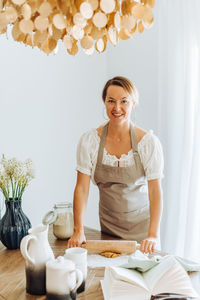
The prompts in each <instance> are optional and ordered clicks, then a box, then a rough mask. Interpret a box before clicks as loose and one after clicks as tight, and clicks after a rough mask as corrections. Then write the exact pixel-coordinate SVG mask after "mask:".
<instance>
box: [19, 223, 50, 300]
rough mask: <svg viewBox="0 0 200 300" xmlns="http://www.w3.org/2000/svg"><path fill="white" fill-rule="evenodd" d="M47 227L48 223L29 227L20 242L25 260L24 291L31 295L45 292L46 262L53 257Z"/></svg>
mask: <svg viewBox="0 0 200 300" xmlns="http://www.w3.org/2000/svg"><path fill="white" fill-rule="evenodd" d="M48 228H49V226H48V225H43V224H40V225H38V226H36V227H35V228H31V229H29V230H28V235H27V236H25V237H24V238H23V239H22V241H21V244H20V250H21V253H22V255H23V257H24V258H25V262H26V263H25V269H26V291H27V293H29V294H32V295H44V294H45V293H46V262H47V261H48V260H49V259H52V258H54V254H53V251H52V249H51V247H50V245H49V242H48Z"/></svg>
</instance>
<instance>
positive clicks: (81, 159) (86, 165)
mask: <svg viewBox="0 0 200 300" xmlns="http://www.w3.org/2000/svg"><path fill="white" fill-rule="evenodd" d="M99 143H100V137H99V136H98V132H97V130H96V129H95V128H93V129H91V130H90V131H88V132H86V133H84V134H83V135H82V136H81V138H80V140H79V143H78V147H77V167H76V170H77V171H80V172H81V173H84V174H87V175H90V176H91V178H92V181H93V183H94V184H95V181H94V172H95V167H96V162H97V155H98V149H99ZM138 153H139V156H140V159H141V162H142V164H143V167H144V171H145V175H146V178H147V180H152V179H157V178H162V177H163V168H164V159H163V151H162V146H161V143H160V141H159V139H158V138H157V137H156V136H155V135H154V134H153V131H152V130H149V131H148V132H147V133H146V134H145V135H144V136H143V138H142V139H141V140H140V142H139V143H138ZM102 163H103V164H105V165H110V166H118V165H119V166H120V167H126V166H131V165H133V164H134V159H133V149H131V150H130V151H129V152H128V154H122V155H121V157H120V158H117V157H116V156H115V155H111V154H109V153H107V151H106V149H105V148H104V153H103V160H102Z"/></svg>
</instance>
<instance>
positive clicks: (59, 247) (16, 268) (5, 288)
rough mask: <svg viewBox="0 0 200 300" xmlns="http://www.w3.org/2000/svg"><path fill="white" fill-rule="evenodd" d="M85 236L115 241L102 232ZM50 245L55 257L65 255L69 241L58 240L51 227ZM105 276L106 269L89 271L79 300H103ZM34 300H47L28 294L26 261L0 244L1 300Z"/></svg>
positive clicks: (87, 233) (89, 231)
mask: <svg viewBox="0 0 200 300" xmlns="http://www.w3.org/2000/svg"><path fill="white" fill-rule="evenodd" d="M85 235H86V238H87V239H90V240H102V239H104V240H105V239H115V238H113V237H111V236H108V235H105V234H102V233H101V232H99V231H97V230H94V229H90V228H85ZM49 243H50V246H51V248H52V250H53V252H54V255H55V257H57V256H59V255H64V253H65V249H66V248H67V241H66V240H65V241H64V240H58V239H56V238H55V237H54V235H53V233H52V228H51V226H50V230H49ZM103 276H104V268H96V269H90V268H89V269H88V276H87V281H86V290H85V292H83V293H81V294H79V295H78V297H77V299H78V300H94V299H95V300H103V294H102V291H101V287H100V279H102V278H103ZM1 299H6V300H25V299H28V300H33V299H39V300H43V299H46V297H45V296H32V295H29V294H27V293H26V279H25V261H24V258H23V257H22V255H21V252H20V250H8V249H7V248H6V247H4V245H3V244H2V243H1V242H0V300H1Z"/></svg>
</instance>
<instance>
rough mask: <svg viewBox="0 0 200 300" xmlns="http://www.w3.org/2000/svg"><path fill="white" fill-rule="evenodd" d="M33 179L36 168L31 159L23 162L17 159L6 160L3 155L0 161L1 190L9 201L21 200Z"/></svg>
mask: <svg viewBox="0 0 200 300" xmlns="http://www.w3.org/2000/svg"><path fill="white" fill-rule="evenodd" d="M33 178H34V168H33V162H32V160H31V159H27V160H25V161H24V162H22V161H18V160H17V159H16V158H15V157H14V158H11V159H6V158H5V156H4V155H3V157H2V159H1V161H0V190H1V191H2V192H3V194H4V196H5V198H6V199H7V200H8V199H9V197H13V198H18V199H21V197H22V194H23V192H24V190H25V187H26V186H27V185H28V183H29V182H30V181H31V180H32V179H33ZM10 192H11V195H10Z"/></svg>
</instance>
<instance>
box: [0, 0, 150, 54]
mask: <svg viewBox="0 0 200 300" xmlns="http://www.w3.org/2000/svg"><path fill="white" fill-rule="evenodd" d="M154 5H155V0H138V1H136V0H135V1H134V0H0V34H5V33H6V32H7V28H8V26H12V36H13V39H14V40H15V41H16V42H22V43H24V44H26V45H29V46H31V47H38V48H39V49H41V50H42V51H43V52H45V53H46V54H50V53H51V52H54V53H55V51H56V50H57V48H58V41H59V40H62V41H63V43H64V45H65V48H66V53H69V54H70V55H76V54H77V53H78V50H79V48H82V49H83V51H84V52H85V53H86V54H87V55H91V54H92V53H94V50H96V51H97V52H98V53H102V52H104V51H105V50H106V46H107V43H108V42H110V43H111V44H112V45H114V46H116V45H117V44H118V43H119V41H120V39H121V40H127V39H130V38H131V37H132V36H133V35H135V34H136V33H137V32H139V33H142V32H143V31H144V30H145V29H149V28H151V26H152V25H153V21H154V17H153V11H152V9H153V7H154Z"/></svg>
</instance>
